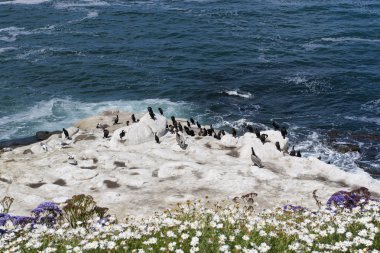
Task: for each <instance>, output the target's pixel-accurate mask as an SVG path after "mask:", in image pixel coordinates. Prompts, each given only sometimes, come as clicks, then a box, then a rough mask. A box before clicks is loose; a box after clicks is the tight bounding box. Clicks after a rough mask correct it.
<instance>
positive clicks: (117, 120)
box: [113, 115, 119, 125]
mask: <svg viewBox="0 0 380 253" xmlns="http://www.w3.org/2000/svg"><path fill="white" fill-rule="evenodd" d="M118 123H119V115H116V118H114V119H113V124H114V125H116V124H118Z"/></svg>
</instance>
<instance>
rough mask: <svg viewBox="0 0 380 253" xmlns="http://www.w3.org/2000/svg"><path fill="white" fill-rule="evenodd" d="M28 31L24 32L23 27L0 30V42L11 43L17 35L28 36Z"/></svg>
mask: <svg viewBox="0 0 380 253" xmlns="http://www.w3.org/2000/svg"><path fill="white" fill-rule="evenodd" d="M29 34H31V32H30V31H27V30H25V28H24V27H15V26H10V27H6V28H1V29H0V40H2V41H5V42H13V41H15V40H16V39H17V36H19V35H29Z"/></svg>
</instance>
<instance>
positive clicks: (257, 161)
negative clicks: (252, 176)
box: [251, 147, 264, 168]
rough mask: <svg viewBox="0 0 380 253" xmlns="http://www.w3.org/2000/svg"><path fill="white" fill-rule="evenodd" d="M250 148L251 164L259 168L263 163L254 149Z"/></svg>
mask: <svg viewBox="0 0 380 253" xmlns="http://www.w3.org/2000/svg"><path fill="white" fill-rule="evenodd" d="M251 150H252V154H251V160H252V162H253V164H254V165H256V166H257V167H259V168H262V167H264V166H263V163H262V162H261V159H260V158H258V157H257V155H256V154H255V151H254V150H253V148H252V147H251Z"/></svg>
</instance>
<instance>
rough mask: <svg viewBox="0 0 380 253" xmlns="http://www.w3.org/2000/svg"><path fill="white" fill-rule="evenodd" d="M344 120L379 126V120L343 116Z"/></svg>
mask: <svg viewBox="0 0 380 253" xmlns="http://www.w3.org/2000/svg"><path fill="white" fill-rule="evenodd" d="M344 118H345V119H349V120H353V121H360V122H366V123H374V124H376V125H379V126H380V118H368V117H365V116H361V117H357V116H345V117H344Z"/></svg>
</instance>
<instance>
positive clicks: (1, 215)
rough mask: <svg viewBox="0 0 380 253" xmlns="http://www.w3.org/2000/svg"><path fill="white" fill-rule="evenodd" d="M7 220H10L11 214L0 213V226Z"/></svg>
mask: <svg viewBox="0 0 380 253" xmlns="http://www.w3.org/2000/svg"><path fill="white" fill-rule="evenodd" d="M9 220H12V216H10V215H9V214H7V213H0V226H4V225H5V223H7V221H9Z"/></svg>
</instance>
